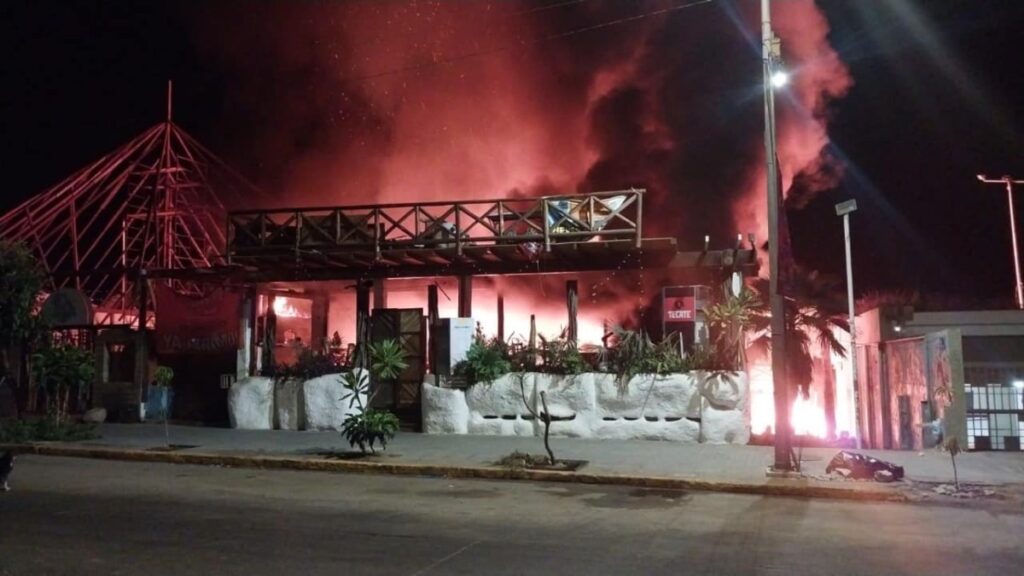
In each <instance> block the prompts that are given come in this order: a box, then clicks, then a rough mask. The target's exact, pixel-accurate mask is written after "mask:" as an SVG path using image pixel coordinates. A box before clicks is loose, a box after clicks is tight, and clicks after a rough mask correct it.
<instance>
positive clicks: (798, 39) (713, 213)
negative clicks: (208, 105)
mask: <svg viewBox="0 0 1024 576" xmlns="http://www.w3.org/2000/svg"><path fill="white" fill-rule="evenodd" d="M724 4H725V3H723V5H722V6H719V5H716V4H714V3H713V4H711V5H708V6H703V7H697V8H693V9H687V10H682V11H680V12H678V13H675V14H674V15H673V16H672V17H652V18H646V19H642V20H635V21H631V22H630V23H628V24H623V25H621V26H613V27H607V28H600V29H597V30H595V31H593V32H586V33H582V34H578V35H574V36H572V37H566V38H560V39H557V40H552V41H542V42H538V41H537V40H538V39H543V38H545V37H549V36H551V35H557V34H560V33H564V32H567V31H570V30H574V29H580V28H584V27H587V26H592V25H595V24H600V23H603V22H608V21H612V20H616V19H619V18H622V17H626V16H630V15H635V14H636V13H639V12H644V11H651V10H654V9H657V8H660V7H663V3H659V2H643V1H641V2H636V3H625V2H596V1H595V2H586V3H579V4H567V5H566V6H564V7H558V8H554V9H550V10H545V11H543V12H537V10H536V8H538V7H539V6H542V5H540V4H536V3H529V2H444V1H442V2H430V1H419V2H377V1H372V2H347V3H316V4H314V3H309V4H306V3H299V4H295V3H285V4H282V5H280V6H274V5H270V4H257V5H254V6H252V7H249V6H247V8H246V14H245V15H244V16H243V17H242V21H241V22H239V25H238V26H234V27H232V29H230V30H225V29H224V27H223V26H222V24H221V22H222V21H223V20H225V18H220V19H211V22H216V23H217V24H216V26H211V29H210V30H209V31H208V34H206V36H207V40H208V42H210V43H211V44H213V45H214V46H215V47H216V48H217V50H218V51H219V52H220V54H221V56H222V57H223V59H224V60H225V61H226V63H227V64H228V65H229V67H231V68H234V69H235V72H236V77H237V78H236V79H237V84H238V86H239V88H238V90H239V93H238V94H235V95H233V97H232V98H231V99H230V102H231V104H232V105H237V106H239V107H241V108H246V107H249V108H257V109H260V108H259V107H260V106H265V105H266V104H265V101H267V100H271V99H272V100H273V102H274V104H273V108H272V113H267V114H266V122H264V123H261V124H260V123H257V124H255V125H254V126H253V127H251V130H253V131H254V132H255V133H254V134H253V135H252V137H251V138H250V139H249V141H251V142H253V144H252V145H251V147H252V150H250V151H249V153H251V155H253V156H256V157H258V158H259V159H260V163H261V165H266V166H268V168H267V170H268V171H270V172H273V176H274V178H275V179H276V180H277V181H279V182H280V186H279V187H280V188H281V189H282V195H281V196H280V197H279V198H278V199H277V200H278V202H277V203H278V204H279V205H286V206H295V205H302V204H306V205H344V204H368V203H374V202H415V201H430V200H447V201H451V200H458V199H466V200H471V199H480V198H496V197H504V196H509V195H541V194H549V193H556V192H557V193H565V192H576V191H592V190H608V189H616V188H622V187H626V186H637V187H644V188H647V189H648V190H649V191H650V193H649V196H648V198H647V199H645V206H646V211H645V216H644V229H645V232H646V233H647V235H648V236H651V235H656V234H657V235H666V236H668V235H671V236H675V237H677V238H679V240H680V246H681V247H682V248H683V249H699V247H700V245H701V240H702V239H703V237H704V235H705V234H710V235H711V237H712V239H713V244H715V246H716V247H719V246H722V245H723V244H726V245H728V244H731V242H732V239H733V238H735V236H736V234H737V233H742V234H744V235H745V234H746V233H748V232H752V233H754V234H755V235H756V237H757V239H758V242H759V243H763V242H764V240H765V239H766V236H767V234H766V229H767V226H766V222H765V218H764V215H765V212H766V194H765V189H766V187H765V176H764V156H763V148H762V147H761V146H762V141H763V140H762V132H761V129H762V124H761V122H760V119H759V115H760V112H759V111H760V105H759V101H760V99H759V98H751V99H750V100H749V101H741V102H734V101H732V100H730V99H731V98H733V97H734V94H735V93H736V92H737V91H741V92H744V93H746V92H749V91H754V93H756V91H757V89H758V83H759V81H760V78H759V77H758V76H757V71H758V70H759V69H760V66H759V64H758V62H759V59H760V53H759V48H757V47H756V46H754V47H753V48H752V47H751V46H749V45H748V44H747V43H745V41H746V40H749V38H748V37H747V36H744V34H747V35H749V36H753V37H757V36H759V28H758V21H757V9H756V8H757V7H756V5H755V3H752V2H748V3H736V5H735V9H737V10H740V11H742V14H740V15H739V19H740V20H741V22H739V24H738V25H739V26H741V27H742V28H743V29H744V30H743V32H742V33H741V32H737V29H736V28H737V23H736V22H735V21H734V19H733V18H732V14H731V11H730V10H731V8H730V6H732V5H731V4H730V5H724ZM773 8H774V19H775V22H776V24H775V27H776V30H777V32H778V34H779V35H780V36H781V38H782V40H783V56H784V58H785V61H786V65H787V68H789V69H790V70H791V71H792V75H791V78H792V82H791V84H790V87H789V88H787V89H786V90H785V91H783V92H780V94H779V97H778V118H779V134H778V141H779V148H780V161H781V165H782V172H783V179H784V185H785V186H786V187H788V186H789V184H790V183H791V182H792V181H793V179H794V176H795V175H796V174H798V173H802V174H803V178H804V179H805V180H809V181H810V182H811V183H812V185H813V186H814V187H816V188H818V189H822V188H826V187H827V186H829V185H830V184H832V183H834V180H835V178H836V177H837V175H838V171H837V170H836V169H835V167H834V166H832V165H831V164H830V162H829V161H828V160H827V159H826V158H824V157H823V155H822V152H823V150H824V149H825V147H826V145H827V143H828V135H827V118H828V114H827V105H828V103H829V101H831V100H832V99H835V98H839V97H841V96H842V95H843V94H844V93H845V91H846V90H847V89H848V88H849V86H850V85H851V82H852V81H851V79H850V76H849V74H848V71H847V70H846V67H845V66H844V65H843V63H842V62H841V61H840V59H839V57H838V55H837V54H836V52H835V51H834V50H833V49H832V48H831V47H830V46H829V43H828V38H827V36H828V31H829V26H828V23H827V21H826V20H825V18H824V16H823V14H822V12H821V11H820V10H819V9H818V8H817V7H816V6H815V4H814V2H813V0H787V1H786V2H775V3H773ZM232 17H237V15H235V16H232ZM268 71H269V72H268ZM270 72H273V73H272V74H271V73H270ZM748 72H752V74H748ZM278 78H285V79H288V81H286V82H279V81H274V79H278ZM741 88H742V90H740V89H741ZM737 100H742V99H737ZM260 130H263V131H264V132H263V133H259V131H260ZM811 192H813V190H812V191H811ZM762 270H764V267H762ZM641 277H642V278H641ZM580 279H581V281H580V329H581V341H583V342H596V341H598V340H599V338H600V334H601V333H602V327H603V325H604V324H605V323H606V322H609V323H615V322H617V321H619V320H620V319H622V318H623V317H624V316H629V315H634V316H635V311H636V310H637V309H638V308H642V307H643V306H645V305H646V304H648V303H649V302H650V300H651V299H652V297H653V296H654V295H655V294H656V293H657V291H658V290H659V289H660V287H661V286H662V285H664V284H666V283H670V282H672V281H671V279H668V278H665V277H663V276H662V275H660V274H656V273H653V272H651V271H647V272H646V273H631V274H625V273H620V274H611V273H608V274H605V273H598V274H594V275H588V276H586V277H585V278H584V275H580ZM440 281H442V282H447V283H446V284H445V286H446V289H447V290H448V292H449V295H450V296H451V300H447V299H445V298H443V297H442V299H441V314H442V315H443V316H451V315H454V313H455V301H456V298H457V296H456V292H455V288H454V283H453V282H448V281H445V280H443V279H442V280H440ZM394 286H398V284H397V283H396V284H394ZM425 286H426V282H420V284H419V285H418V286H417V287H415V288H408V290H406V291H404V292H403V291H402V290H403V289H401V288H395V289H394V290H393V291H391V290H390V289H389V291H391V293H390V294H389V301H388V306H390V307H407V306H408V307H419V308H425V306H426V302H425V300H426V297H425ZM564 290H565V288H564V277H554V278H542V279H537V278H534V279H528V280H522V281H519V280H513V279H508V278H497V279H486V280H485V279H481V280H480V281H478V283H477V289H476V290H475V293H474V298H473V308H474V316H475V317H476V318H477V319H479V320H480V321H481V323H482V324H483V325H484V328H485V330H486V331H487V332H488V333H490V334H494V333H495V331H496V311H495V307H496V304H495V300H496V294H497V292H499V291H500V292H502V293H504V294H505V314H506V330H505V331H506V335H509V334H511V333H513V332H515V333H518V334H521V335H525V334H526V333H527V332H528V330H529V315H530V314H536V315H537V317H538V324H539V326H538V328H539V330H540V331H541V332H542V333H544V334H546V335H549V336H555V335H557V334H558V333H559V332H560V330H561V328H562V327H564V324H565V292H564ZM338 300H339V302H338V303H337V304H336V305H334V306H333V308H332V317H335V318H337V320H338V322H335V323H334V324H335V325H338V326H342V327H343V328H342V333H343V335H345V336H346V338H349V339H350V333H347V331H348V330H349V329H350V328H348V325H349V324H351V322H349V321H347V320H346V321H345V322H341V320H342V319H343V318H348V319H349V320H350V318H351V317H350V316H345V315H346V314H349V312H348V311H350V310H351V308H350V307H354V303H352V304H350V303H349V301H350V300H354V299H353V298H352V297H351V291H349V292H347V293H344V294H340V295H339V296H338ZM333 310H337V311H338V312H334V311H333ZM349 341H351V340H349Z"/></svg>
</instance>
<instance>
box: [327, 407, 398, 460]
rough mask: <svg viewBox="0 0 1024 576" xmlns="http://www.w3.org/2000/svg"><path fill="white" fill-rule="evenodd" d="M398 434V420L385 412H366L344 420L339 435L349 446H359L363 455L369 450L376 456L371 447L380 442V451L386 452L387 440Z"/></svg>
mask: <svg viewBox="0 0 1024 576" xmlns="http://www.w3.org/2000/svg"><path fill="white" fill-rule="evenodd" d="M396 432H398V418H397V417H396V416H395V415H394V414H392V413H391V412H388V411H387V410H372V409H371V410H366V411H364V412H360V413H359V414H352V415H350V416H349V417H348V418H345V422H343V423H342V425H341V433H342V435H344V436H345V439H346V440H348V443H349V445H350V446H359V450H360V451H361V452H363V453H364V454H365V453H366V452H367V449H369V452H370V453H371V454H376V451H375V450H374V448H373V446H374V444H375V443H377V442H380V448H381V450H386V449H387V447H388V440H391V439H392V438H394V437H395V433H396Z"/></svg>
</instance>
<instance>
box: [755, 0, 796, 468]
mask: <svg viewBox="0 0 1024 576" xmlns="http://www.w3.org/2000/svg"><path fill="white" fill-rule="evenodd" d="M761 56H762V59H763V61H764V149H765V167H766V168H767V174H768V274H769V276H770V284H769V286H770V288H769V292H770V294H769V295H768V301H769V304H770V307H771V327H770V331H771V341H772V387H773V396H774V399H775V463H774V466H773V467H772V468H773V469H774V470H775V471H777V472H789V471H791V470H792V469H793V457H792V453H793V451H792V449H791V441H792V439H791V437H790V423H789V407H790V398H789V379H788V378H787V377H786V319H785V302H784V301H783V297H782V294H781V293H780V291H779V175H778V169H779V168H778V163H777V162H776V158H777V154H776V149H775V85H777V84H778V85H781V84H783V83H784V80H785V78H784V76H782V75H780V74H779V75H777V72H776V68H775V66H776V64H777V62H778V59H779V42H778V40H777V39H776V38H775V33H774V32H772V17H771V2H770V0H761ZM780 72H781V71H780Z"/></svg>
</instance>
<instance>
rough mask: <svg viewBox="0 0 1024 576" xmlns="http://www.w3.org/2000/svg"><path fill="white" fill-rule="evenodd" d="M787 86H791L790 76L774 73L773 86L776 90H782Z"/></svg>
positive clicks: (779, 72) (783, 73)
mask: <svg viewBox="0 0 1024 576" xmlns="http://www.w3.org/2000/svg"><path fill="white" fill-rule="evenodd" d="M786 84H789V74H787V73H785V72H783V71H782V70H778V71H776V72H774V73H772V86H774V87H776V88H782V87H783V86H785V85H786Z"/></svg>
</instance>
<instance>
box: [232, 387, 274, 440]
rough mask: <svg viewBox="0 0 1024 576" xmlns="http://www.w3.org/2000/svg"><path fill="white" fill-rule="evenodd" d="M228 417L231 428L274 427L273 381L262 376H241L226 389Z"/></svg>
mask: <svg viewBox="0 0 1024 576" xmlns="http://www.w3.org/2000/svg"><path fill="white" fill-rule="evenodd" d="M228 418H229V419H230V421H231V427H232V428H238V429H240V430H272V429H273V428H274V381H273V379H271V378H266V377H263V376H253V377H249V378H243V379H242V380H239V381H237V382H235V383H234V384H232V385H231V389H230V390H228Z"/></svg>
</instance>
